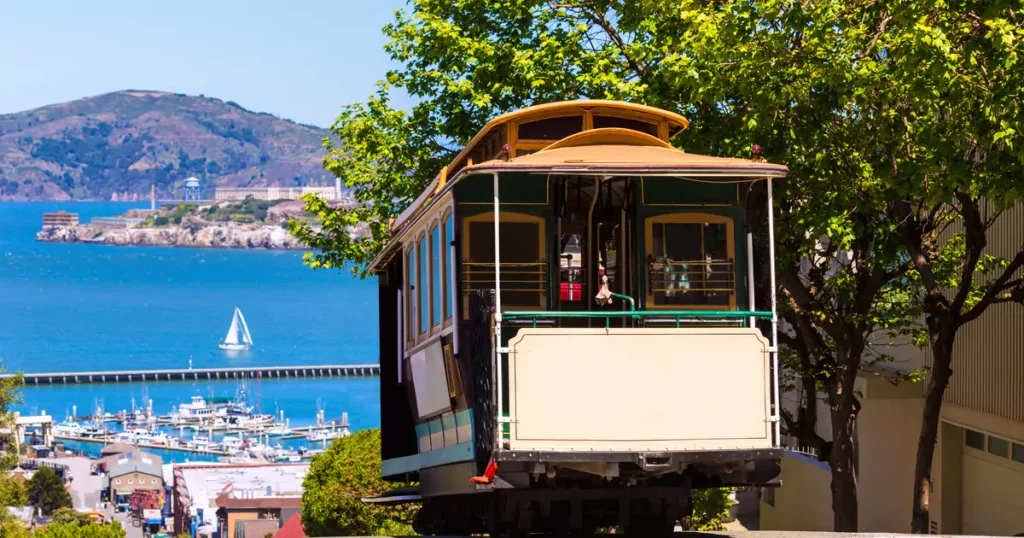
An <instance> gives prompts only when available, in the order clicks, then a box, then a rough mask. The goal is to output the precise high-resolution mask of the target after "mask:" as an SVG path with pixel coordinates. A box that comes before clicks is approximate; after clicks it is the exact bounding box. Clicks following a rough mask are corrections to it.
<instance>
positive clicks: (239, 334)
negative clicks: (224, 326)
mask: <svg viewBox="0 0 1024 538" xmlns="http://www.w3.org/2000/svg"><path fill="white" fill-rule="evenodd" d="M250 347H252V335H250V334H249V326H248V325H246V324H245V316H243V315H242V311H241V310H239V309H238V307H237V306H236V307H235V315H234V316H232V318H231V326H230V327H228V335H227V336H225V337H224V342H223V343H221V345H220V348H221V349H227V350H229V351H247V350H248V349H249V348H250Z"/></svg>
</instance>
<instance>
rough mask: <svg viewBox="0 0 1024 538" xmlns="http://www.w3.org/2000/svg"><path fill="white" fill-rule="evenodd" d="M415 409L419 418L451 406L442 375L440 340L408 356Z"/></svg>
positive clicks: (442, 361) (446, 383) (446, 384)
mask: <svg viewBox="0 0 1024 538" xmlns="http://www.w3.org/2000/svg"><path fill="white" fill-rule="evenodd" d="M409 366H410V370H412V386H413V390H414V392H415V393H416V410H417V411H418V412H419V416H420V418H424V417H428V416H431V415H434V414H437V413H439V412H441V411H447V410H448V409H449V408H450V407H451V400H450V399H449V396H448V379H447V378H446V377H445V375H444V359H443V356H442V354H441V341H440V340H436V341H434V342H433V343H431V344H430V345H428V346H427V347H425V348H423V349H421V350H420V351H417V352H416V353H414V354H413V355H412V356H411V357H409Z"/></svg>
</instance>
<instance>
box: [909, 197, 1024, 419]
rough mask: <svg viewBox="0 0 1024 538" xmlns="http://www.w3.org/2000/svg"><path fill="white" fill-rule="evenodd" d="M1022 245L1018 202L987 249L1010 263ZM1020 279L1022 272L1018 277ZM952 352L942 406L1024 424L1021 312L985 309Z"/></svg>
mask: <svg viewBox="0 0 1024 538" xmlns="http://www.w3.org/2000/svg"><path fill="white" fill-rule="evenodd" d="M1021 244H1024V204H1022V203H1018V204H1017V205H1016V206H1015V207H1013V208H1012V209H1010V210H1007V211H1006V212H1004V213H1003V214H1002V216H1000V218H999V220H998V221H997V223H996V224H995V225H994V226H993V228H992V229H991V230H990V231H989V237H988V249H987V250H988V252H989V253H990V254H994V255H997V256H1003V257H1005V258H1008V259H1009V258H1012V257H1013V256H1014V255H1016V253H1017V250H1018V249H1019V248H1020V246H1021ZM1022 274H1024V270H1022V271H1020V272H1019V273H1018V275H1017V276H1021V275H1022ZM954 349H955V351H954V355H953V378H952V379H951V380H950V384H949V388H948V389H947V390H946V398H945V401H947V402H949V403H952V404H956V405H960V406H963V407H966V408H968V409H973V410H976V411H981V412H984V413H990V414H992V415H996V416H998V417H1003V418H1007V419H1010V420H1015V421H1018V422H1024V307H1022V306H1021V305H1019V304H1016V303H1007V304H999V305H993V306H990V307H989V308H988V310H987V311H986V312H985V314H984V315H982V316H981V317H980V318H978V319H977V320H975V321H973V322H971V323H969V324H967V325H966V326H964V327H963V328H961V329H960V331H959V333H958V335H957V339H956V343H955V345H954ZM928 354H929V355H930V353H928ZM929 359H930V357H929ZM929 362H930V360H929Z"/></svg>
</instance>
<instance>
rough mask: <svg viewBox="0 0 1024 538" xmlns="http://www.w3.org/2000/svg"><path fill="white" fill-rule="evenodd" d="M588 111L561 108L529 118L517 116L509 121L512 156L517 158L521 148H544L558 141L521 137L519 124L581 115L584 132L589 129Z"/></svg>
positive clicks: (581, 130)
mask: <svg viewBox="0 0 1024 538" xmlns="http://www.w3.org/2000/svg"><path fill="white" fill-rule="evenodd" d="M588 113H589V111H583V110H573V111H566V110H561V111H552V112H548V113H543V114H536V115H533V116H530V117H527V118H517V119H515V120H513V121H510V122H509V129H508V133H509V136H508V140H509V147H510V148H512V154H511V155H510V157H511V158H513V159H515V158H516V156H517V150H519V149H532V150H539V149H544V148H546V147H548V146H550V145H551V144H554V143H555V142H558V140H539V139H531V138H519V126H520V125H521V124H523V123H533V122H535V121H541V120H549V119H552V118H570V117H576V116H579V117H581V118H582V127H581V129H580V132H583V131H586V130H588V129H587V114H588Z"/></svg>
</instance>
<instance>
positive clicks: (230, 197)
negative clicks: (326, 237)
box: [213, 179, 351, 202]
mask: <svg viewBox="0 0 1024 538" xmlns="http://www.w3.org/2000/svg"><path fill="white" fill-rule="evenodd" d="M307 194H316V195H317V196H320V197H321V198H323V199H325V200H327V201H328V202H347V201H350V200H351V195H350V194H348V193H346V192H343V191H342V189H341V180H340V179H336V180H335V181H334V186H332V187H218V188H216V189H214V190H213V201H214V202H240V201H242V200H245V199H246V198H254V199H256V200H298V199H300V198H302V197H303V196H305V195H307Z"/></svg>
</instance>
